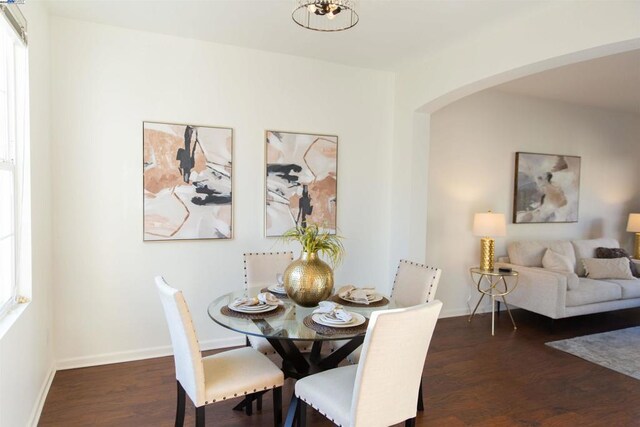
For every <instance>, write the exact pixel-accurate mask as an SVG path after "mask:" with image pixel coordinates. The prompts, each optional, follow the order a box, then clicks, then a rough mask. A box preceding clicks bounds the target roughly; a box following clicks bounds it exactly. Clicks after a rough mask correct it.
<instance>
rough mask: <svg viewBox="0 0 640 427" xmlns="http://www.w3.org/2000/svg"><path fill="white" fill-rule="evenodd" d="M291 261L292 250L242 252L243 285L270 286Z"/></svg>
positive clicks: (246, 286) (247, 286)
mask: <svg viewBox="0 0 640 427" xmlns="http://www.w3.org/2000/svg"><path fill="white" fill-rule="evenodd" d="M292 261H293V252H259V253H255V252H254V253H246V254H244V286H245V289H246V288H249V287H252V286H270V285H274V284H275V283H276V275H277V274H278V273H280V274H282V273H284V271H285V270H286V269H287V267H288V266H289V264H291V262H292Z"/></svg>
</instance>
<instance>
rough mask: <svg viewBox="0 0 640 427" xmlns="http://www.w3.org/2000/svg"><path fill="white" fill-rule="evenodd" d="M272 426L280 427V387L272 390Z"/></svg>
mask: <svg viewBox="0 0 640 427" xmlns="http://www.w3.org/2000/svg"><path fill="white" fill-rule="evenodd" d="M273 425H274V427H281V426H282V387H276V388H274V389H273Z"/></svg>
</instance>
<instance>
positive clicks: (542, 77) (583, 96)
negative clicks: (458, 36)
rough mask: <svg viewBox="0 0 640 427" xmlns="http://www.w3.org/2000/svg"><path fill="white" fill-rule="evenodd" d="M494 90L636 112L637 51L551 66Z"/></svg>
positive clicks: (639, 88) (639, 95)
mask: <svg viewBox="0 0 640 427" xmlns="http://www.w3.org/2000/svg"><path fill="white" fill-rule="evenodd" d="M496 89H498V90H501V91H504V92H509V93H514V94H518V95H526V96H534V97H538V98H546V99H553V100H556V101H562V102H568V103H572V104H579V105H585V106H589V107H598V108H606V109H609V110H614V111H621V112H629V113H636V114H640V50H634V51H630V52H625V53H620V54H617V55H611V56H606V57H604V58H599V59H593V60H590V61H584V62H579V63H577V64H571V65H567V66H564V67H560V68H555V69H553V70H549V71H544V72H542V73H538V74H534V75H532V76H528V77H523V78H521V79H518V80H514V81H511V82H509V83H505V84H503V85H500V86H497V87H496Z"/></svg>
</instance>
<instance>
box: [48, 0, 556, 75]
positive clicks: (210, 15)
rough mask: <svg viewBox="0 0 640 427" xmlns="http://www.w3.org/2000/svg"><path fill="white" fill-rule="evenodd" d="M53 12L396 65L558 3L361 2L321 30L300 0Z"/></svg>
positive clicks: (74, 4)
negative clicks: (356, 17)
mask: <svg viewBox="0 0 640 427" xmlns="http://www.w3.org/2000/svg"><path fill="white" fill-rule="evenodd" d="M46 3H47V5H48V8H49V10H50V11H51V13H52V14H53V15H58V16H63V17H68V18H73V19H79V20H84V21H90V22H97V23H102V24H108V25H115V26H119V27H124V28H131V29H139V30H144V31H151V32H156V33H164V34H170V35H176V36H181V37H188V38H194V39H200V40H207V41H213V42H218V43H224V44H230V45H236V46H244V47H248V48H254V49H261V50H267V51H273V52H280V53H285V54H291V55H296V56H304V57H311V58H317V59H321V60H326V61H331V62H337V63H342V64H346V65H352V66H358V67H365V68H374V69H382V70H396V69H398V68H399V67H400V66H402V65H403V64H405V63H407V62H410V61H414V60H420V59H423V58H425V57H427V56H429V55H431V54H433V53H435V52H437V51H439V50H441V49H445V48H446V47H447V46H451V45H453V44H456V43H460V42H462V41H464V40H465V39H468V38H470V37H473V35H475V34H477V33H478V32H482V31H483V30H485V29H487V28H489V27H492V26H494V25H498V24H499V23H500V22H502V21H507V20H510V19H513V18H516V17H519V16H526V15H527V14H531V13H536V12H537V11H538V10H540V9H541V8H543V7H547V6H549V5H550V4H552V2H551V1H548V0H545V1H542V0H518V1H515V0H514V1H506V0H481V1H478V0H438V1H436V0H360V2H359V8H358V12H359V14H360V22H359V23H358V25H356V26H355V27H354V28H352V29H350V30H348V31H343V32H338V33H319V32H315V31H310V30H307V29H304V28H301V27H299V26H298V25H296V24H295V23H294V22H293V20H292V19H291V11H292V8H293V0H199V1H196V0H171V1H167V0H126V1H123V0H46Z"/></svg>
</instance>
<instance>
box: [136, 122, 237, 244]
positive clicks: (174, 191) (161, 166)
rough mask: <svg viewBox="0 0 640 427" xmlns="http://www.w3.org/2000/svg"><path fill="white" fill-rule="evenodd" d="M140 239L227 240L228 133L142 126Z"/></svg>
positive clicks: (230, 213) (208, 128) (162, 125)
mask: <svg viewBox="0 0 640 427" xmlns="http://www.w3.org/2000/svg"><path fill="white" fill-rule="evenodd" d="M143 147H144V148H143V151H144V153H143V158H144V166H143V167H144V172H143V176H144V179H143V186H144V240H145V241H158V240H189V239H230V238H231V237H232V230H233V228H232V219H233V209H232V181H233V180H232V153H233V129H230V128H221V127H211V126H196V125H184V124H171V123H155V122H144V123H143Z"/></svg>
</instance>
